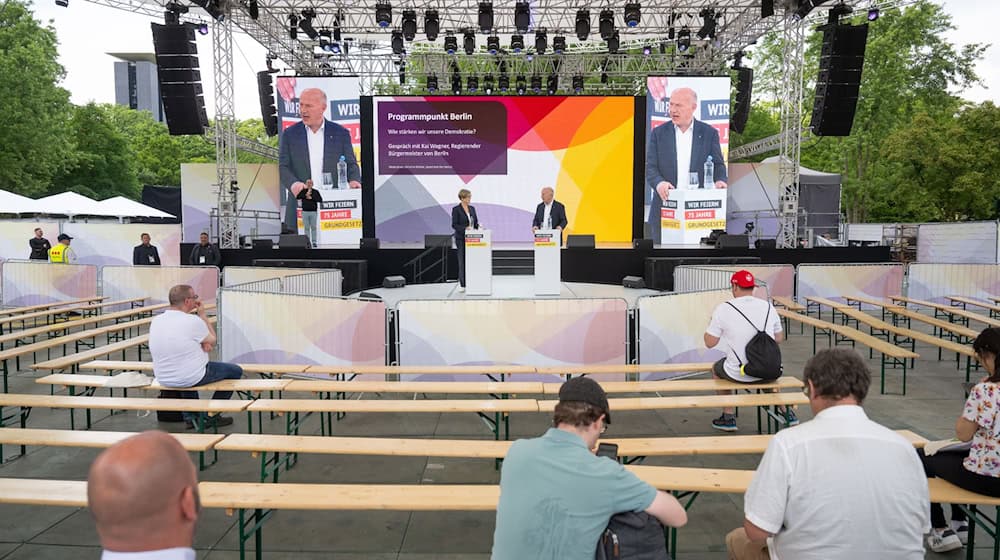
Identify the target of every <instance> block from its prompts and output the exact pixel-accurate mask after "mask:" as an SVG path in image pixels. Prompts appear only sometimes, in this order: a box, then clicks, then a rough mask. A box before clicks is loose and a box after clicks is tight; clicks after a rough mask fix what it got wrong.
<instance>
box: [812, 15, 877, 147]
mask: <svg viewBox="0 0 1000 560" xmlns="http://www.w3.org/2000/svg"><path fill="white" fill-rule="evenodd" d="M867 40H868V25H867V24H866V25H826V26H824V30H823V48H822V50H821V51H820V59H819V74H818V75H817V77H816V97H815V101H814V102H813V112H812V121H811V122H810V125H809V126H811V127H812V130H813V134H816V135H818V136H848V135H850V134H851V127H852V126H853V125H854V111H855V110H856V109H857V106H858V90H859V89H860V87H861V70H862V67H863V66H864V62H865V43H866V41H867Z"/></svg>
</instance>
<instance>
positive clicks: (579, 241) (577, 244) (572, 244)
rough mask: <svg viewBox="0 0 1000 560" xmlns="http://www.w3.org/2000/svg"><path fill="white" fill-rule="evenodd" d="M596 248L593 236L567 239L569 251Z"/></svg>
mask: <svg viewBox="0 0 1000 560" xmlns="http://www.w3.org/2000/svg"><path fill="white" fill-rule="evenodd" d="M596 246H597V244H596V242H595V240H594V236H593V235H569V236H567V237H566V248H567V249H593V248H594V247H596Z"/></svg>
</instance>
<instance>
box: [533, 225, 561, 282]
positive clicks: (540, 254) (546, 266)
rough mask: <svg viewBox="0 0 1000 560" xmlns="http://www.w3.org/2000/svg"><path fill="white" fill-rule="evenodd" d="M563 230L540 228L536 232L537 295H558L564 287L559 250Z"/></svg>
mask: <svg viewBox="0 0 1000 560" xmlns="http://www.w3.org/2000/svg"><path fill="white" fill-rule="evenodd" d="M561 235H562V232H561V231H559V230H556V229H540V230H538V231H536V232H535V295H536V296H557V295H559V292H560V288H561V287H562V282H561V279H562V263H561V262H560V261H561V253H560V252H559V245H560V241H561V239H560V236H561Z"/></svg>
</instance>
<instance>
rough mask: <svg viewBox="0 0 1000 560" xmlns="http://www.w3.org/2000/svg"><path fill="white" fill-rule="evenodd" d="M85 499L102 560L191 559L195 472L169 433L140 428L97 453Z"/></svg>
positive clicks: (196, 502) (195, 513)
mask: <svg viewBox="0 0 1000 560" xmlns="http://www.w3.org/2000/svg"><path fill="white" fill-rule="evenodd" d="M87 502H88V507H89V508H90V513H91V515H93V517H94V522H95V524H96V525H97V534H98V535H99V536H100V537H101V546H102V547H103V548H104V553H103V554H102V556H101V560H194V558H195V552H194V549H193V548H192V545H193V543H194V527H195V522H196V521H197V520H198V513H199V511H200V510H201V503H200V502H199V499H198V475H197V473H196V471H195V467H194V464H193V463H192V462H191V459H190V457H188V454H187V451H185V450H184V447H182V446H181V444H180V443H178V441H177V440H176V439H175V438H174V437H173V436H171V435H169V434H167V433H165V432H157V431H149V432H143V433H141V434H139V435H137V436H133V437H130V438H128V439H126V440H123V441H121V442H119V443H117V444H115V445H113V446H111V447H109V448H108V449H106V450H105V451H104V452H103V453H101V454H100V455H98V457H97V459H95V460H94V463H93V464H92V465H91V466H90V474H89V475H88V476H87Z"/></svg>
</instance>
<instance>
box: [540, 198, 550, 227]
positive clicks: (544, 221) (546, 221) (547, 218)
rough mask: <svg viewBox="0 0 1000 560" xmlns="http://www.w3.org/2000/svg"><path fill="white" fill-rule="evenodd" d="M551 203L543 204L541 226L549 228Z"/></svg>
mask: <svg viewBox="0 0 1000 560" xmlns="http://www.w3.org/2000/svg"><path fill="white" fill-rule="evenodd" d="M551 220H552V203H551V202H550V203H548V204H546V205H545V214H544V215H543V216H542V227H543V228H551V227H552V221H551Z"/></svg>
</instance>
